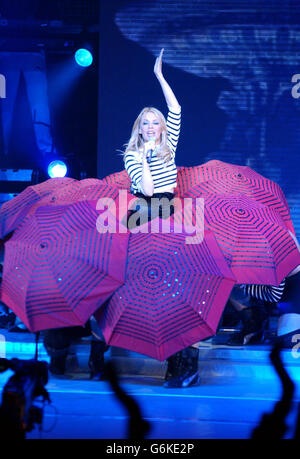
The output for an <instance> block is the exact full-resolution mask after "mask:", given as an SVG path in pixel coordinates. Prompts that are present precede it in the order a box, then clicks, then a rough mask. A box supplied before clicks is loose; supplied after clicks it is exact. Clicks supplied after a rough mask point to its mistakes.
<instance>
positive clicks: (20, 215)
mask: <svg viewBox="0 0 300 459" xmlns="http://www.w3.org/2000/svg"><path fill="white" fill-rule="evenodd" d="M75 182H76V180H75V179H72V178H68V177H61V178H52V179H49V180H46V181H45V182H42V183H39V184H37V185H33V186H28V187H27V188H25V190H24V191H22V192H21V193H20V194H18V195H17V196H16V197H14V198H13V199H11V200H10V201H7V202H5V203H4V204H3V205H2V206H1V208H0V238H1V239H2V238H4V237H5V236H6V235H7V234H9V233H10V232H11V231H14V230H15V229H16V228H17V227H18V225H20V224H21V223H22V222H23V221H24V218H25V217H26V216H27V214H28V212H29V211H30V209H31V208H32V206H33V205H34V204H36V203H37V202H39V201H40V200H41V199H43V198H44V197H45V196H48V195H49V194H51V193H52V192H53V191H54V190H58V189H61V188H63V187H65V186H67V185H71V184H74V183H75Z"/></svg>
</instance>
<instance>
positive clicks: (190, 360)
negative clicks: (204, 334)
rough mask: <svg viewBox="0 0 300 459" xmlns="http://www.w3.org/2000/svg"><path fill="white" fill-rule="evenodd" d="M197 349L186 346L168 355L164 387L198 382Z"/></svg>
mask: <svg viewBox="0 0 300 459" xmlns="http://www.w3.org/2000/svg"><path fill="white" fill-rule="evenodd" d="M198 357H199V349H196V348H194V347H191V346H190V347H187V348H186V349H184V350H183V351H180V352H177V353H176V354H174V355H172V356H171V357H169V358H168V359H167V360H168V369H167V374H166V378H165V379H166V382H165V383H164V387H168V388H176V387H190V386H192V385H195V384H197V383H198V382H199V374H198Z"/></svg>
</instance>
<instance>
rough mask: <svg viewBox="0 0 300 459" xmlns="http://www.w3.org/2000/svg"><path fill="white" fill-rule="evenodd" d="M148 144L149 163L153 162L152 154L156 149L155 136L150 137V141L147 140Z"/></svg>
mask: <svg viewBox="0 0 300 459" xmlns="http://www.w3.org/2000/svg"><path fill="white" fill-rule="evenodd" d="M147 144H148V147H150V148H149V149H148V151H147V156H146V158H147V163H148V164H150V163H151V159H152V155H153V151H154V150H155V138H154V137H150V139H149V141H148V142H147Z"/></svg>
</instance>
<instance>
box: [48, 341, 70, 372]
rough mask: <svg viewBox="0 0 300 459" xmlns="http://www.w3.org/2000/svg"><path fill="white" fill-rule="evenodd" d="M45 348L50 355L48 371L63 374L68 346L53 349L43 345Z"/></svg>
mask: <svg viewBox="0 0 300 459" xmlns="http://www.w3.org/2000/svg"><path fill="white" fill-rule="evenodd" d="M45 349H46V351H47V353H48V355H49V356H50V365H49V371H50V372H51V373H53V374H54V375H64V374H65V371H66V361H67V356H68V351H69V348H64V349H55V348H54V347H50V346H49V345H45Z"/></svg>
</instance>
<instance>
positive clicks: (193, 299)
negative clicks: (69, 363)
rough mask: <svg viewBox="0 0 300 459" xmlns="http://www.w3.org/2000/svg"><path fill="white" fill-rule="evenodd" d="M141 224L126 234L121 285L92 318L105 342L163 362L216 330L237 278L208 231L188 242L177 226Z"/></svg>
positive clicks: (185, 234)
mask: <svg viewBox="0 0 300 459" xmlns="http://www.w3.org/2000/svg"><path fill="white" fill-rule="evenodd" d="M157 220H159V219H156V222H157ZM152 223H153V222H152ZM157 227H158V226H157ZM145 228H147V225H142V226H141V227H140V230H141V232H138V233H136V234H135V233H131V234H130V238H129V245H128V258H127V266H126V281H125V284H124V285H123V286H121V287H120V288H119V289H118V290H117V291H116V292H115V293H114V294H113V295H112V297H111V299H110V301H109V302H108V303H107V305H106V306H105V307H104V308H101V309H100V310H99V311H97V312H96V314H95V316H96V318H97V321H98V323H99V325H100V327H101V329H102V332H103V334H104V337H105V339H106V342H107V343H108V344H111V345H115V346H118V347H123V348H125V349H129V350H132V351H135V352H139V353H141V354H146V355H149V356H151V357H153V358H156V359H158V360H164V359H165V358H167V357H169V356H170V355H172V354H174V353H175V352H177V351H179V350H181V349H184V348H185V347H187V346H189V345H191V344H194V343H196V342H198V341H200V340H202V339H204V338H207V337H208V336H211V335H214V334H215V332H216V329H217V326H218V323H219V320H220V317H221V314H222V312H223V309H224V307H225V304H226V302H227V299H228V297H229V295H230V292H231V290H232V288H233V285H234V283H235V279H234V276H233V275H232V272H231V271H230V269H229V268H228V266H227V264H226V261H225V259H224V256H223V254H222V252H221V250H220V248H219V247H218V244H217V243H216V240H215V237H214V235H213V233H212V232H209V231H207V232H206V233H205V235H204V238H203V240H202V242H201V243H199V244H188V243H187V240H186V236H187V233H185V232H184V231H182V230H181V229H178V232H176V231H177V228H176V225H175V224H174V225H173V227H172V228H171V232H168V233H164V232H157V233H155V232H151V231H150V232H143V231H144V230H145ZM148 228H149V224H148Z"/></svg>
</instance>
